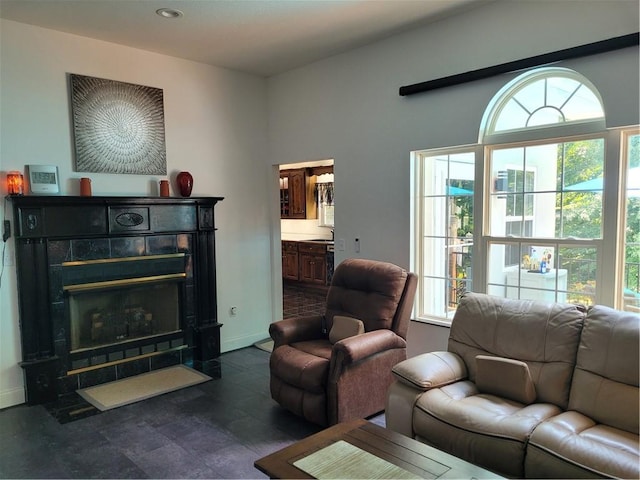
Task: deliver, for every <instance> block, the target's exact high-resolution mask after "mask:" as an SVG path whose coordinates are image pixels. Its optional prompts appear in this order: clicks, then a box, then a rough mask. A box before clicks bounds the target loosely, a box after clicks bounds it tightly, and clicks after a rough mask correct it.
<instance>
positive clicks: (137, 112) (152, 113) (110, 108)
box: [71, 75, 167, 175]
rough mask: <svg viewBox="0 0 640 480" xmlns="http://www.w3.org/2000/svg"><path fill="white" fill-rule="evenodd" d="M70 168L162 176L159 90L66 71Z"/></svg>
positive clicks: (163, 156) (163, 152)
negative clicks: (70, 129)
mask: <svg viewBox="0 0 640 480" xmlns="http://www.w3.org/2000/svg"><path fill="white" fill-rule="evenodd" d="M71 90H72V109H73V125H74V137H75V147H76V171H78V172H106V173H134V174H144V175H165V174H166V173H167V157H166V149H165V137H164V107H163V95H162V89H159V88H153V87H146V86H142V85H133V84H130V83H124V82H116V81H113V80H105V79H102V78H95V77H87V76H84V75H71Z"/></svg>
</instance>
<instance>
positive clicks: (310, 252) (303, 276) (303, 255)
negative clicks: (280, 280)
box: [299, 243, 327, 285]
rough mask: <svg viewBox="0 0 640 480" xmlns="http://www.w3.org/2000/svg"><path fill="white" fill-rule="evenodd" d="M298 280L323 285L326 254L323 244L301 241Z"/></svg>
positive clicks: (325, 279)
mask: <svg viewBox="0 0 640 480" xmlns="http://www.w3.org/2000/svg"><path fill="white" fill-rule="evenodd" d="M299 252H300V253H299V261H300V281H301V282H307V283H315V284H318V285H325V284H326V282H327V256H326V255H327V254H326V249H325V247H324V246H318V245H309V244H305V243H301V244H300V246H299Z"/></svg>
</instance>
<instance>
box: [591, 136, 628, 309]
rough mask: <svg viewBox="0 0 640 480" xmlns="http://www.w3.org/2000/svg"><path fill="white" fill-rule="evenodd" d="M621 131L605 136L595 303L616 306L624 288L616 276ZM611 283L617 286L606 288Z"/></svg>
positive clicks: (619, 248)
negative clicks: (600, 233)
mask: <svg viewBox="0 0 640 480" xmlns="http://www.w3.org/2000/svg"><path fill="white" fill-rule="evenodd" d="M620 137H621V132H620V130H618V129H616V130H610V131H609V132H607V135H606V137H605V165H604V178H605V182H604V189H603V202H602V249H601V250H600V251H599V256H600V257H601V258H600V261H599V262H598V278H597V279H596V281H597V283H598V285H599V286H600V288H598V289H597V296H596V302H597V303H600V304H603V305H615V306H618V305H617V299H616V292H617V291H619V289H620V288H622V285H621V281H622V278H621V276H620V275H616V265H617V264H618V258H619V257H620V256H621V252H622V243H621V241H619V239H618V236H619V235H620V238H621V239H624V232H622V231H621V228H620V225H621V222H622V216H621V215H622V214H621V212H624V208H622V203H621V202H622V199H623V198H624V192H621V191H620V184H621V181H620V178H621V174H622V169H621V168H620V165H621V163H622V162H621V160H620V155H621V149H620V146H621V140H620ZM605 285H612V286H614V288H603V287H604V286H605Z"/></svg>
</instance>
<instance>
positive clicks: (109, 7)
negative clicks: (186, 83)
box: [0, 0, 485, 77]
mask: <svg viewBox="0 0 640 480" xmlns="http://www.w3.org/2000/svg"><path fill="white" fill-rule="evenodd" d="M484 1H485V0H165V1H162V0H0V17H2V18H5V19H8V20H13V21H16V22H21V23H27V24H32V25H38V26H41V27H44V28H50V29H53V30H59V31H62V32H67V33H71V34H75V35H81V36H84V37H90V38H95V39H99V40H104V41H107V42H112V43H117V44H121V45H127V46H130V47H134V48H139V49H143V50H148V51H151V52H157V53H161V54H164V55H171V56H175V57H181V58H186V59H189V60H193V61H196V62H201V63H207V64H211V65H216V66H219V67H225V68H229V69H233V70H238V71H242V72H246V73H250V74H254V75H259V76H265V77H268V76H271V75H276V74H279V73H282V72H285V71H287V70H291V69H293V68H297V67H300V66H302V65H306V64H308V63H311V62H314V61H317V60H320V59H323V58H327V57H330V56H333V55H336V54H339V53H342V52H344V51H347V50H350V49H353V48H357V47H360V46H363V45H367V44H369V43H372V42H375V41H377V40H380V39H382V38H385V37H388V36H391V35H394V34H397V33H399V32H401V31H404V30H407V29H410V28H415V27H418V26H423V25H426V24H428V23H430V22H434V21H436V20H439V19H441V18H444V17H445V16H450V15H454V14H456V13H459V12H460V11H462V10H465V9H470V8H474V7H476V6H477V5H478V4H480V3H482V2H484ZM160 8H173V9H177V10H180V11H181V12H183V14H184V15H183V16H181V17H178V18H173V19H169V18H163V17H161V16H159V15H157V14H156V13H155V12H156V10H158V9H160Z"/></svg>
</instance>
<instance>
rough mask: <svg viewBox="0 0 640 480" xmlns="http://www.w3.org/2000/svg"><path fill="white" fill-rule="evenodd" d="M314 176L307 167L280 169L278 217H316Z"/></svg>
mask: <svg viewBox="0 0 640 480" xmlns="http://www.w3.org/2000/svg"><path fill="white" fill-rule="evenodd" d="M315 178H316V176H315V175H312V174H311V171H310V170H309V169H307V168H297V169H294V170H281V171H280V218H289V219H314V218H317V208H316V199H315V191H314V189H315Z"/></svg>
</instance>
